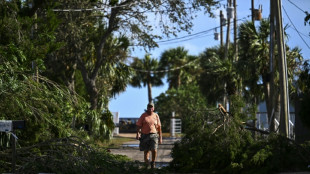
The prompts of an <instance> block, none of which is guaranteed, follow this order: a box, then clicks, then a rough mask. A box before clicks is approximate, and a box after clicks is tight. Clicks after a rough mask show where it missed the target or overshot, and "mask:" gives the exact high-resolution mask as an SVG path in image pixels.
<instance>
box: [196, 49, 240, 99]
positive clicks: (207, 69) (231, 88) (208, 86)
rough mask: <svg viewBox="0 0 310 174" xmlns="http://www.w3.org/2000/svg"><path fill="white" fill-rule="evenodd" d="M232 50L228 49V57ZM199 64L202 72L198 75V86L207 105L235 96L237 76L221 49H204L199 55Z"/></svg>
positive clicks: (232, 65) (233, 66) (229, 60)
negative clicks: (225, 97) (226, 96)
mask: <svg viewBox="0 0 310 174" xmlns="http://www.w3.org/2000/svg"><path fill="white" fill-rule="evenodd" d="M232 48H233V47H231V48H230V49H229V52H228V55H229V57H232V55H233V53H232V51H233V49H232ZM200 64H201V67H202V69H203V72H202V73H201V75H200V79H199V84H200V87H201V90H202V93H203V94H204V95H205V96H206V98H207V101H208V103H209V104H213V105H214V104H216V102H219V101H221V100H222V99H223V97H224V96H225V95H228V96H230V95H234V94H236V89H237V86H238V76H237V74H236V69H235V65H234V63H233V62H232V61H231V59H225V57H224V49H223V48H220V47H213V48H208V49H206V50H205V51H204V52H203V53H202V54H201V55H200ZM225 83H226V84H227V85H226V87H225V85H224V84H225Z"/></svg>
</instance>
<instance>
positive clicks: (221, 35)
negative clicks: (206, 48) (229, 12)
mask: <svg viewBox="0 0 310 174" xmlns="http://www.w3.org/2000/svg"><path fill="white" fill-rule="evenodd" d="M223 19H224V15H223V11H222V10H220V26H221V27H220V37H221V47H223V45H224V44H223V21H224V20H223Z"/></svg>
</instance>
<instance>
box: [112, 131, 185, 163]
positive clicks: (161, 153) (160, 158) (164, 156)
mask: <svg viewBox="0 0 310 174" xmlns="http://www.w3.org/2000/svg"><path fill="white" fill-rule="evenodd" d="M119 136H123V137H134V136H135V134H120V135H119ZM176 141H180V138H163V143H162V144H160V145H159V146H158V149H157V159H156V162H157V163H156V167H161V166H167V165H168V163H169V162H170V161H171V160H172V157H171V149H172V148H173V144H174V143H175V142H176ZM110 150H111V153H113V154H120V155H126V156H128V157H129V158H130V159H132V160H134V161H139V162H143V161H144V159H143V152H142V151H140V150H139V140H134V141H129V142H125V143H123V147H122V148H120V149H110Z"/></svg>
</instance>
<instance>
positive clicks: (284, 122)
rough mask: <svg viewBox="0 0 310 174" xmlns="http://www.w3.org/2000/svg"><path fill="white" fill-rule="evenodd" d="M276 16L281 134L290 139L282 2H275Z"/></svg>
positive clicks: (279, 0)
mask: <svg viewBox="0 0 310 174" xmlns="http://www.w3.org/2000/svg"><path fill="white" fill-rule="evenodd" d="M275 1H276V2H275V8H274V9H275V16H276V31H277V32H276V34H277V45H278V54H279V61H278V62H279V64H278V65H279V74H280V94H281V112H280V133H282V134H283V135H284V136H286V137H289V132H288V131H289V130H288V121H289V113H290V112H289V95H288V94H289V93H288V80H287V64H286V54H285V49H284V48H285V44H284V32H283V24H282V11H281V9H282V8H281V7H282V6H281V0H275Z"/></svg>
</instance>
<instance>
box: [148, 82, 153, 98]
mask: <svg viewBox="0 0 310 174" xmlns="http://www.w3.org/2000/svg"><path fill="white" fill-rule="evenodd" d="M147 94H148V99H149V103H151V102H152V101H153V98H152V84H151V83H150V82H149V83H147Z"/></svg>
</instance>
